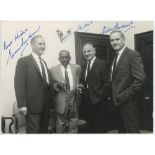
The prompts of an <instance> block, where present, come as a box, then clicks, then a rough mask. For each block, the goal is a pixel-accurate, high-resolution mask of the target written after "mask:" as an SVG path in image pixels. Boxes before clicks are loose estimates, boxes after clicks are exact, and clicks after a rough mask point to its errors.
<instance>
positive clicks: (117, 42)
mask: <svg viewBox="0 0 155 155" xmlns="http://www.w3.org/2000/svg"><path fill="white" fill-rule="evenodd" d="M110 42H111V46H112V48H113V49H114V50H115V51H120V50H121V49H122V48H123V47H124V46H125V39H124V38H123V37H122V36H121V34H120V33H118V32H115V33H112V34H111V35H110Z"/></svg>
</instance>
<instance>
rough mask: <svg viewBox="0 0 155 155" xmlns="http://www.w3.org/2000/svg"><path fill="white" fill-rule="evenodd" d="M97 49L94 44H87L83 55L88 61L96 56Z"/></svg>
mask: <svg viewBox="0 0 155 155" xmlns="http://www.w3.org/2000/svg"><path fill="white" fill-rule="evenodd" d="M95 54H96V51H95V49H94V47H93V46H92V45H89V44H86V45H85V46H84V47H83V55H84V57H85V59H86V60H87V61H91V60H92V59H93V58H94V57H95Z"/></svg>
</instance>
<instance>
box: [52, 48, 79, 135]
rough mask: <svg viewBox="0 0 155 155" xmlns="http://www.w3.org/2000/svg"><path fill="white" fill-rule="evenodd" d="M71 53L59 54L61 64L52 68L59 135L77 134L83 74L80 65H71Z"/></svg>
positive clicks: (61, 52) (63, 51) (62, 52)
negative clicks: (80, 86)
mask: <svg viewBox="0 0 155 155" xmlns="http://www.w3.org/2000/svg"><path fill="white" fill-rule="evenodd" d="M70 59H71V57H70V53H69V51H67V50H61V51H60V52H59V61H60V63H61V64H59V65H57V66H55V67H53V68H51V70H50V71H51V74H52V77H53V80H54V84H53V87H54V90H55V93H56V94H55V112H56V132H57V133H77V130H78V110H77V106H78V104H77V95H78V91H77V86H78V84H79V78H80V74H81V67H80V66H79V65H75V64H71V63H69V62H70Z"/></svg>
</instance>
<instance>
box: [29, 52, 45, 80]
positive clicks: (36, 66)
mask: <svg viewBox="0 0 155 155" xmlns="http://www.w3.org/2000/svg"><path fill="white" fill-rule="evenodd" d="M30 58H31V62H32V64H33V65H34V67H35V69H36V71H37V73H38V75H39V76H40V77H41V79H42V76H41V73H40V70H39V67H38V64H37V63H36V61H35V59H34V58H33V56H32V54H31V55H30Z"/></svg>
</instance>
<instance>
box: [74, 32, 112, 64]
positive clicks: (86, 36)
mask: <svg viewBox="0 0 155 155" xmlns="http://www.w3.org/2000/svg"><path fill="white" fill-rule="evenodd" d="M87 42H90V43H92V44H93V45H94V47H95V49H96V57H98V58H99V59H102V60H105V61H106V63H107V64H108V66H109V67H110V64H111V62H112V59H113V52H112V48H111V45H110V41H109V36H108V35H102V34H93V33H82V32H75V53H76V63H77V64H79V65H83V64H84V63H85V59H84V56H83V53H82V47H83V45H84V44H85V43H87Z"/></svg>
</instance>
